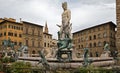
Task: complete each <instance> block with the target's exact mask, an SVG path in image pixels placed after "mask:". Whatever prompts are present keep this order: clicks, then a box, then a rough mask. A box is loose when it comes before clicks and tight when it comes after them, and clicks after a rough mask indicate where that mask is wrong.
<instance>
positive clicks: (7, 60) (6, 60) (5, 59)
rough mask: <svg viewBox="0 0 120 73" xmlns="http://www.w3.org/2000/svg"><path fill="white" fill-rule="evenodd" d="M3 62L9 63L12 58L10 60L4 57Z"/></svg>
mask: <svg viewBox="0 0 120 73" xmlns="http://www.w3.org/2000/svg"><path fill="white" fill-rule="evenodd" d="M1 61H2V63H8V62H10V58H8V57H3V58H2V59H1Z"/></svg>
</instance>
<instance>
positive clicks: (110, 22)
mask: <svg viewBox="0 0 120 73" xmlns="http://www.w3.org/2000/svg"><path fill="white" fill-rule="evenodd" d="M107 24H111V25H114V26H115V27H116V25H115V24H114V23H113V22H112V21H109V22H106V23H103V24H98V25H95V26H92V27H88V28H86V29H82V30H79V31H76V32H74V33H73V34H75V33H79V32H81V31H84V30H88V29H92V28H95V27H99V26H102V25H107Z"/></svg>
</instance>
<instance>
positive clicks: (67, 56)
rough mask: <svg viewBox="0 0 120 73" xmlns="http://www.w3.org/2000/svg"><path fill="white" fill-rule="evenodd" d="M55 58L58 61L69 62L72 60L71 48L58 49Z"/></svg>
mask: <svg viewBox="0 0 120 73" xmlns="http://www.w3.org/2000/svg"><path fill="white" fill-rule="evenodd" d="M57 59H58V60H59V62H70V61H71V60H72V51H71V50H60V51H58V54H57Z"/></svg>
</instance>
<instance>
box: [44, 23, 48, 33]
mask: <svg viewBox="0 0 120 73" xmlns="http://www.w3.org/2000/svg"><path fill="white" fill-rule="evenodd" d="M44 33H48V26H47V21H46V22H45V28H44Z"/></svg>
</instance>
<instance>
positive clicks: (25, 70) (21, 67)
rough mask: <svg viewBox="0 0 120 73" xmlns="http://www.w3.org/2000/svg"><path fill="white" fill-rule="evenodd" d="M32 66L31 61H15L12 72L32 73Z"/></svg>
mask: <svg viewBox="0 0 120 73" xmlns="http://www.w3.org/2000/svg"><path fill="white" fill-rule="evenodd" d="M31 67H32V66H31V64H30V63H29V62H14V63H13V64H12V65H11V73H31Z"/></svg>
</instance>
